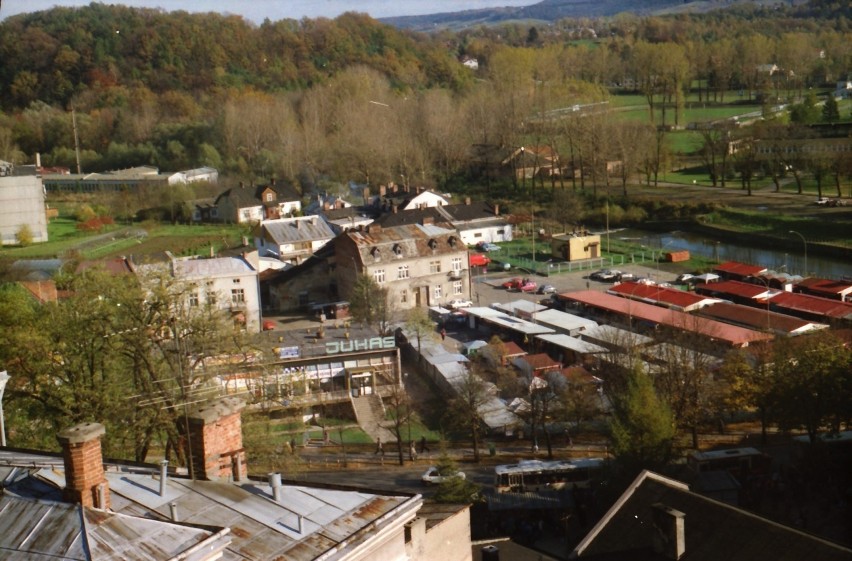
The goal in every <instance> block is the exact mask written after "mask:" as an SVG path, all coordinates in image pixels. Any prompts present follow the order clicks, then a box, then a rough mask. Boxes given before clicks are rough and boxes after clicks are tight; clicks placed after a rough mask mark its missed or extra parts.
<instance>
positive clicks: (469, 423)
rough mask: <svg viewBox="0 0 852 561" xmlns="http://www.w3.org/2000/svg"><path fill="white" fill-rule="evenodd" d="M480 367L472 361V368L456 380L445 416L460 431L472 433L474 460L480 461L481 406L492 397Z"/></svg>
mask: <svg viewBox="0 0 852 561" xmlns="http://www.w3.org/2000/svg"><path fill="white" fill-rule="evenodd" d="M479 370H480V368H479V367H477V366H476V363H471V368H469V369H467V370H466V371H465V373H464V374H463V375H462V376H461V377H460V378H459V379H458V380H457V381H456V383H455V385H454V387H453V389H454V394H455V395H454V396H453V397H452V398H451V399H450V401H449V403H448V404H447V410H446V415H445V418H446V420H447V422H448V423H449V424H450V425H451V426H453V427H456V428H457V429H458V430H459V431H461V432H464V433H466V434H468V435H470V438H471V441H472V444H473V461H475V462H477V463H478V462H479V442H480V440H481V434H482V425H483V424H482V418H481V417H480V412H479V410H480V408H481V407H482V406H483V405H484V404H485V403H487V402H488V400H489V399H491V391H490V389H489V386H488V384H487V383H486V382H485V381H484V380H483V378H482V376H481V372H480V371H479Z"/></svg>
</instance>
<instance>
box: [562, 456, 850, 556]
mask: <svg viewBox="0 0 852 561" xmlns="http://www.w3.org/2000/svg"><path fill="white" fill-rule="evenodd" d="M850 558H852V549H849V548H846V547H843V546H841V545H838V544H835V543H832V542H830V541H827V540H825V539H821V538H818V537H816V536H813V535H811V534H807V533H805V532H802V531H800V530H796V529H794V528H790V527H787V526H783V525H781V524H778V523H775V522H771V521H769V520H767V519H765V518H761V517H760V516H757V515H755V514H753V513H751V512H748V511H745V510H742V509H739V508H737V507H734V506H731V505H729V504H727V503H723V502H720V501H716V500H714V499H711V498H708V497H705V496H702V495H699V494H698V493H694V492H692V491H690V489H689V487H688V486H687V485H686V484H684V483H681V482H679V481H675V480H673V479H669V478H667V477H663V476H662V475H657V474H656V473H652V472H649V471H643V472H642V473H641V474H640V475H639V476H638V477H637V478H636V479H635V480H634V481H633V483H632V484H631V485H630V487H628V489H627V490H626V491H625V492H624V493H623V494H622V495H621V497H620V498H619V499H618V500H617V501H616V502H615V504H614V505H613V506H612V508H610V509H609V511H608V512H607V513H606V514H605V515H604V517H603V518H602V519H601V520H600V521H599V522H598V523H597V524H596V525H595V526H594V527H593V528H592V530H591V531H590V532H589V533H588V534H587V535H586V537H585V538H583V540H582V541H581V542H580V543H579V545H577V546H576V547H575V548H574V550H573V551H572V552H571V554H570V556H569V559H588V560H590V561H591V560H594V561H621V560H624V561H627V560H629V561H664V560H677V559H683V560H684V561H686V560H689V561H718V560H719V559H724V560H725V561H754V560H755V559H772V560H774V561H799V560H801V559H820V560H821V561H835V560H836V561H840V560H841V559H844V560H848V559H850Z"/></svg>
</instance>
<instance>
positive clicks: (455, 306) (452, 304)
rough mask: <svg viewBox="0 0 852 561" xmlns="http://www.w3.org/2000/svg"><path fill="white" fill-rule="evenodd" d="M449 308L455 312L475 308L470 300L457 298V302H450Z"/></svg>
mask: <svg viewBox="0 0 852 561" xmlns="http://www.w3.org/2000/svg"><path fill="white" fill-rule="evenodd" d="M449 306H450V308H452V309H453V310H458V309H459V308H470V307H471V306H473V302H471V301H470V300H462V299H459V298H457V299H455V300H450V302H449Z"/></svg>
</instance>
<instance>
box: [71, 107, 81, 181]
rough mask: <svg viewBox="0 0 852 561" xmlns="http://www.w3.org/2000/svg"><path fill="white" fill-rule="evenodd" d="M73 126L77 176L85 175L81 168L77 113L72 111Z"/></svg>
mask: <svg viewBox="0 0 852 561" xmlns="http://www.w3.org/2000/svg"><path fill="white" fill-rule="evenodd" d="M71 126H72V127H73V128H74V154H75V155H76V156H77V175H80V174H82V173H83V171H82V169H81V168H80V136H79V135H78V134H77V112H76V111H75V110H74V109H73V108H72V109H71Z"/></svg>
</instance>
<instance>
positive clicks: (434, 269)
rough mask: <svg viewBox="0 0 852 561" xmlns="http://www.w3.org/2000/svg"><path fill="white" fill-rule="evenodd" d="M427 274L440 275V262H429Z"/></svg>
mask: <svg viewBox="0 0 852 561" xmlns="http://www.w3.org/2000/svg"><path fill="white" fill-rule="evenodd" d="M429 272H430V273H440V272H441V262H440V261H430V262H429Z"/></svg>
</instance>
